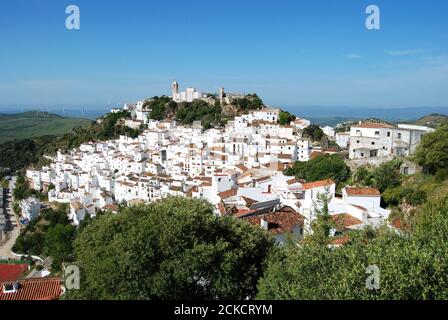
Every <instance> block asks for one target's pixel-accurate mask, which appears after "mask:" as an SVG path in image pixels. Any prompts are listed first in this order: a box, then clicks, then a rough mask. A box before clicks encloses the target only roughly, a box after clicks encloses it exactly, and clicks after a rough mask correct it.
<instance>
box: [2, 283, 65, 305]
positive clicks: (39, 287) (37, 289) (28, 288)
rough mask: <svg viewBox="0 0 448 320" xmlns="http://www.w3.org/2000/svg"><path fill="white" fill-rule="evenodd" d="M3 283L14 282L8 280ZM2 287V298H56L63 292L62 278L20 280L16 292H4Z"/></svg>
mask: <svg viewBox="0 0 448 320" xmlns="http://www.w3.org/2000/svg"><path fill="white" fill-rule="evenodd" d="M3 284H13V282H6V283H3ZM3 284H2V285H1V287H0V300H56V299H58V298H59V297H60V296H61V294H62V287H61V279H60V278H33V279H26V280H22V281H19V284H20V287H19V289H17V291H16V292H12V293H4V292H3Z"/></svg>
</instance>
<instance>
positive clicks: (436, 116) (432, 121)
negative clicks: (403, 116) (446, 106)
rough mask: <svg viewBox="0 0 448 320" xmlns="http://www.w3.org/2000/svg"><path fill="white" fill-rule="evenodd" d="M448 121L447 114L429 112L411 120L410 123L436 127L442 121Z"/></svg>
mask: <svg viewBox="0 0 448 320" xmlns="http://www.w3.org/2000/svg"><path fill="white" fill-rule="evenodd" d="M446 122H448V116H447V115H445V114H440V113H431V114H428V115H426V116H424V117H421V118H420V119H418V120H415V121H412V122H410V123H412V124H416V125H419V126H428V127H431V128H437V127H438V126H440V125H441V124H442V123H446Z"/></svg>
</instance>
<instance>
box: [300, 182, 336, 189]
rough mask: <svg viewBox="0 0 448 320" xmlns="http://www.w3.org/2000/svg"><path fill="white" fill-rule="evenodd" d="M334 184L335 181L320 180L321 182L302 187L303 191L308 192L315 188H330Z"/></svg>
mask: <svg viewBox="0 0 448 320" xmlns="http://www.w3.org/2000/svg"><path fill="white" fill-rule="evenodd" d="M332 184H334V181H333V180H331V179H325V180H320V181H313V182H308V183H304V184H303V185H302V187H303V189H305V190H308V189H313V188H320V187H328V186H331V185H332Z"/></svg>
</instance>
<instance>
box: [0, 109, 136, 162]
mask: <svg viewBox="0 0 448 320" xmlns="http://www.w3.org/2000/svg"><path fill="white" fill-rule="evenodd" d="M126 117H129V113H128V112H119V113H111V114H108V115H107V116H105V117H104V118H103V121H102V122H101V123H95V124H92V125H91V126H90V127H77V128H74V129H73V130H72V131H70V132H68V133H66V134H64V135H62V136H60V137H55V136H43V137H38V138H32V139H24V140H15V141H9V142H5V143H3V144H0V167H7V168H11V169H12V170H13V171H16V170H21V169H23V168H25V167H27V166H29V165H30V164H34V163H38V164H40V165H43V164H47V162H48V161H47V160H46V159H44V158H43V155H45V154H54V153H55V152H56V151H57V150H58V149H62V150H69V149H72V148H76V147H79V146H80V145H81V144H82V143H85V142H88V141H92V140H108V139H115V138H118V137H119V136H120V135H128V136H130V137H133V138H135V137H137V136H138V134H139V133H140V131H139V130H137V129H131V128H129V127H127V126H124V125H123V124H121V123H120V120H121V119H123V118H126Z"/></svg>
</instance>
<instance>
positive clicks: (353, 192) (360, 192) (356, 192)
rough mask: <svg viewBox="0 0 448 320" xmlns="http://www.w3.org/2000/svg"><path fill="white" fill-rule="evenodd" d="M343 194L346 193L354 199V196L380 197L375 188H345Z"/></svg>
mask: <svg viewBox="0 0 448 320" xmlns="http://www.w3.org/2000/svg"><path fill="white" fill-rule="evenodd" d="M344 189H345V192H347V195H349V196H351V197H356V196H370V197H371V196H375V197H378V196H381V193H380V191H379V190H378V189H376V188H350V187H345V188H344Z"/></svg>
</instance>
